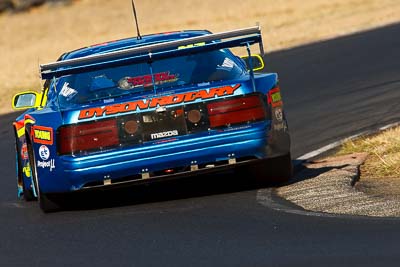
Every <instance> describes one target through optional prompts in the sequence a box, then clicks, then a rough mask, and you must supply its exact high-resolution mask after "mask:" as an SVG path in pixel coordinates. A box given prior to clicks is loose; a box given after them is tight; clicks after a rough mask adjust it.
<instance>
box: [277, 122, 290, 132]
mask: <svg viewBox="0 0 400 267" xmlns="http://www.w3.org/2000/svg"><path fill="white" fill-rule="evenodd" d="M274 130H275V131H282V130H284V131H286V130H287V125H286V123H285V122H281V123H277V124H274Z"/></svg>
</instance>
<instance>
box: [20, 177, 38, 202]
mask: <svg viewBox="0 0 400 267" xmlns="http://www.w3.org/2000/svg"><path fill="white" fill-rule="evenodd" d="M22 189H23V193H24V194H23V197H24V199H25V201H33V200H36V197H35V194H33V190H32V189H28V188H27V187H26V185H25V179H24V178H23V177H22Z"/></svg>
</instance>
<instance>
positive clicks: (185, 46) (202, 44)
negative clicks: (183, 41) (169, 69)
mask: <svg viewBox="0 0 400 267" xmlns="http://www.w3.org/2000/svg"><path fill="white" fill-rule="evenodd" d="M205 45H206V43H205V42H201V43H195V44H188V45H181V46H179V47H178V49H186V48H192V47H196V46H205Z"/></svg>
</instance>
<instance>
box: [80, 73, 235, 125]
mask: <svg viewBox="0 0 400 267" xmlns="http://www.w3.org/2000/svg"><path fill="white" fill-rule="evenodd" d="M149 77H150V78H151V76H150V75H146V76H142V77H135V78H129V82H131V83H132V84H136V83H139V82H140V83H144V82H147V80H148V78H149ZM155 77H156V79H159V80H162V81H164V79H170V78H176V76H175V75H169V72H162V73H157V75H156V76H155ZM240 86H241V84H236V85H234V86H222V87H216V88H211V89H209V91H208V92H207V90H200V91H198V92H189V93H184V94H177V95H172V96H163V97H159V98H153V99H144V100H138V101H134V102H128V103H124V104H115V105H111V106H106V107H104V108H90V109H84V110H81V111H80V112H79V117H78V119H79V120H82V119H90V118H93V117H101V116H103V115H107V116H108V115H114V114H118V113H125V112H130V111H135V110H137V109H139V110H144V109H148V108H155V107H157V106H169V105H175V104H180V103H189V102H193V101H195V100H197V99H202V100H204V99H209V98H214V97H223V96H228V95H233V94H234V93H235V91H236V90H237V89H238V88H239V87H240Z"/></svg>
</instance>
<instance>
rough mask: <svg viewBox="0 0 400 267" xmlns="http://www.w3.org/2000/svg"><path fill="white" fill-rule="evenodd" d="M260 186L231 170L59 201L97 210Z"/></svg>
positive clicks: (68, 207) (65, 205) (67, 205)
mask: <svg viewBox="0 0 400 267" xmlns="http://www.w3.org/2000/svg"><path fill="white" fill-rule="evenodd" d="M275 185H276V184H273V183H270V184H264V185H263V187H265V186H267V187H268V186H275ZM258 188H260V185H259V184H257V183H256V182H255V181H254V180H253V179H248V177H243V176H239V175H238V174H237V173H235V172H234V171H230V172H225V173H219V174H208V175H199V176H193V177H187V178H182V179H178V180H171V181H163V182H157V183H151V184H141V185H136V186H130V187H126V188H117V189H115V188H114V189H109V190H93V191H89V192H75V193H71V194H66V195H63V196H62V198H61V199H59V201H61V202H60V204H61V206H62V209H63V210H68V211H74V210H75V211H78V210H94V209H104V208H114V207H123V206H131V205H138V204H145V203H154V202H164V201H172V200H181V199H188V198H196V197H204V196H211V195H219V194H230V193H235V192H243V191H248V190H256V189H258Z"/></svg>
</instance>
